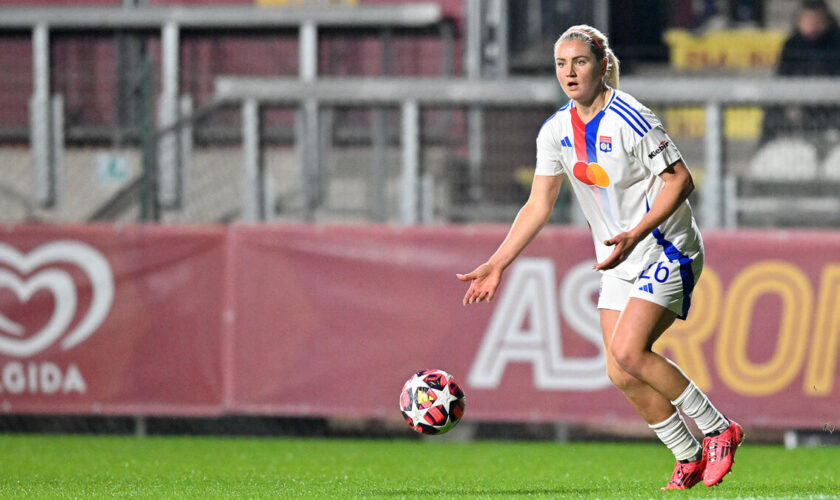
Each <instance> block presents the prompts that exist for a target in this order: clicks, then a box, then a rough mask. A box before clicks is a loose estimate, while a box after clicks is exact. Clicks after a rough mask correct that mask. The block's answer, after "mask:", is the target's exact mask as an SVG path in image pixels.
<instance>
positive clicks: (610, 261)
mask: <svg viewBox="0 0 840 500" xmlns="http://www.w3.org/2000/svg"><path fill="white" fill-rule="evenodd" d="M638 243H639V239H638V238H637V237H636V236H634V235H633V234H631V233H629V232H624V233H618V234H617V235H615V236H613V237H612V238H610V239H608V240H607V241H605V242H604V245H607V246H614V247H615V248H613V251H612V253H611V254H610V256H609V257H607V258H606V259H604V260H603V261H601V262H599V263H597V264H595V265H594V266H592V268H593V269H597V270H599V271H606V270H607V269H612V268H614V267H615V266H617V265H619V264H621V263H622V262H624V261H625V260H627V257H629V256H630V253H631V252H632V251H633V249H634V248H636V245H637V244H638Z"/></svg>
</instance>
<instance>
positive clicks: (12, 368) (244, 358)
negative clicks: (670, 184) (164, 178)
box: [0, 225, 840, 428]
mask: <svg viewBox="0 0 840 500" xmlns="http://www.w3.org/2000/svg"><path fill="white" fill-rule="evenodd" d="M505 232H506V228H505V227H501V226H498V227H495V226H494V227H487V226H478V227H473V226H457V227H456V226H446V227H422V228H405V229H396V228H390V227H379V226H358V227H318V226H269V225H259V226H244V225H241V226H240V225H234V226H229V227H208V228H205V227H172V226H164V227H156V226H119V227H111V226H96V227H88V226H75V227H62V226H16V227H14V228H10V229H7V230H6V231H5V232H4V233H3V234H2V238H0V405H2V408H3V409H4V411H7V412H18V413H30V412H48V413H99V412H101V413H107V414H133V413H142V414H219V413H267V414H283V415H312V416H359V417H389V418H398V411H397V398H398V394H399V390H400V388H401V387H402V384H403V382H404V381H405V380H406V379H407V378H408V377H409V376H410V375H411V374H412V373H413V372H415V371H418V370H421V369H425V368H440V369H444V370H446V371H449V372H450V373H452V374H454V375H455V376H456V378H457V379H458V380H459V382H460V384H461V386H462V387H463V388H464V390H465V392H466V394H467V413H466V415H467V418H472V419H476V420H521V421H553V420H566V421H573V422H590V423H595V422H625V421H627V422H630V421H632V422H638V421H639V419H638V417H637V416H636V415H635V413H634V412H633V410H632V408H631V407H630V405H629V404H628V403H627V402H626V401H624V399H623V397H622V396H621V394H620V393H619V392H618V390H616V389H615V388H613V387H612V386H611V385H610V382H609V380H608V379H607V377H606V374H605V371H604V357H603V347H602V343H601V333H600V329H599V323H598V313H597V310H596V309H595V306H594V301H595V298H596V296H597V293H598V287H599V275H598V273H596V272H594V271H592V269H591V265H592V263H593V262H592V255H593V251H592V243H591V241H590V236H589V233H588V231H586V230H583V229H577V228H546V229H545V230H544V231H543V233H542V234H541V235H540V236H539V237H538V238H537V239H536V240H535V241H534V242H533V243H532V245H531V246H530V247H529V248H528V249H527V250H526V251H525V252H524V253H523V255H521V256H520V257H519V259H517V261H516V262H515V263H514V265H513V266H511V268H510V269H508V271H507V272H506V274H505V278H504V280H503V282H502V287H501V289H500V291H499V293H498V295H497V297H496V298H495V299H494V301H493V302H492V303H490V304H478V305H471V306H468V307H464V306H462V305H461V297H462V296H463V294H464V292H465V291H466V285H465V284H464V283H462V282H460V281H458V280H457V279H456V278H455V274H456V273H463V272H468V271H470V270H472V269H473V268H474V267H475V266H476V265H477V264H478V263H480V262H482V261H483V260H485V259H486V258H487V257H488V256H489V255H490V254H491V253H492V252H493V250H494V249H495V248H496V246H497V245H498V244H499V242H500V241H501V240H502V238H503V237H504V235H505ZM705 236H706V267H705V269H704V271H703V273H702V275H701V277H700V279H699V281H698V285H697V289H696V291H695V294H694V298H693V302H692V304H693V305H692V309H691V311H690V313H689V316H688V319H687V320H686V321H684V322H683V321H678V322H677V323H676V324H675V325H674V326H673V327H672V328H671V329H670V330H669V331H668V333H666V335H665V336H664V337H663V338H662V339H661V340H660V341H659V342H658V343H657V344H656V346H655V348H656V349H657V350H659V351H660V352H662V353H663V354H665V355H667V356H668V357H670V358H671V359H673V360H674V361H676V362H677V363H678V364H679V365H680V366H681V367H682V368H683V369H684V370H685V371H686V372H687V373H688V375H689V376H691V377H692V378H693V379H694V380H695V381H696V382H697V384H698V385H699V386H700V387H701V388H703V389H704V390H705V391H706V392H707V394H709V396H710V397H711V399H712V401H713V402H714V403H715V404H716V405H717V406H718V407H719V408H720V409H721V410H722V411H724V412H725V413H727V414H729V415H730V416H732V417H733V418H736V419H737V420H738V421H739V422H741V423H743V424H745V425H751V426H782V427H803V428H819V427H822V426H823V425H824V424H831V425H837V424H838V423H840V389H839V388H838V385H840V376H838V364H837V358H838V355H840V352H838V351H840V345H839V344H840V233H828V232H778V231H753V232H731V233H728V232H716V233H707V234H706V235H705ZM109 283H110V285H109Z"/></svg>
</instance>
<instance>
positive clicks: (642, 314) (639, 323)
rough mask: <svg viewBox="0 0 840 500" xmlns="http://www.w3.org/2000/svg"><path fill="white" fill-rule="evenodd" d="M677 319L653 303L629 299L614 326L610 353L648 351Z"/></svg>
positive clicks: (633, 298) (672, 313)
mask: <svg viewBox="0 0 840 500" xmlns="http://www.w3.org/2000/svg"><path fill="white" fill-rule="evenodd" d="M676 318H677V314H676V313H675V312H674V311H672V310H670V309H668V308H666V307H665V306H662V305H660V304H657V303H655V302H650V301H648V300H644V299H640V298H638V297H630V299H629V300H628V301H627V306H625V308H624V311H622V313H621V316H620V317H619V318H618V322H617V323H616V325H615V332H614V334H613V337H612V345H611V347H612V351H613V352H614V353H615V352H622V353H628V352H641V351H649V350H650V348H651V346H653V343H654V342H656V340H657V339H658V338H659V337H660V336H662V334H663V333H664V332H665V330H667V329H668V327H670V326H671V325H672V324H673V323H674V320H675V319H676Z"/></svg>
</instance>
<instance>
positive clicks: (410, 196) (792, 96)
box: [215, 76, 840, 228]
mask: <svg viewBox="0 0 840 500" xmlns="http://www.w3.org/2000/svg"><path fill="white" fill-rule="evenodd" d="M621 88H622V89H623V90H626V91H627V92H629V93H630V94H632V95H634V96H635V97H636V98H638V99H639V100H640V101H642V102H645V103H656V104H659V105H701V106H703V107H704V109H705V136H704V143H705V146H704V158H703V159H704V169H705V175H704V178H705V180H704V182H703V184H702V186H701V187H700V193H701V196H702V199H703V202H702V207H701V212H700V217H701V220H702V223H703V224H704V226H705V227H708V228H719V227H732V226H734V225H735V223H736V222H735V221H736V220H737V212H738V210H739V206H738V197H737V194H736V192H735V190H734V189H733V185H732V183H733V179H732V178H731V177H729V176H727V175H726V174H725V171H724V165H723V163H724V158H723V156H724V154H723V151H724V148H723V121H722V114H723V109H724V107H726V106H731V105H740V106H742V105H777V104H831V103H837V102H840V80H837V79H831V78H785V79H775V80H770V79H766V78H731V77H714V78H679V77H675V78H667V79H657V78H634V77H625V78H623V79H622V81H621ZM215 97H216V99H217V100H219V101H228V102H240V103H241V105H242V106H243V109H248V110H249V111H248V112H249V113H250V115H251V116H256V110H257V109H259V107H260V106H261V105H265V104H272V103H273V104H277V103H285V104H295V103H300V102H309V103H311V105H314V106H315V107H316V109H317V107H320V106H330V105H337V104H340V105H367V106H383V105H398V106H400V109H401V115H402V131H401V146H402V174H401V183H400V186H401V191H400V199H401V204H400V220H401V222H402V223H403V224H414V223H417V222H418V221H420V220H421V219H422V217H421V214H422V212H423V210H424V209H423V206H422V204H421V203H418V200H419V199H420V198H421V196H420V194H419V193H420V190H421V181H420V177H419V175H418V172H419V162H420V160H419V156H418V151H420V146H419V141H420V135H419V124H418V116H419V109H420V108H421V107H424V106H431V105H444V106H453V107H460V106H471V105H482V106H501V105H510V104H515V105H529V106H533V105H540V104H541V105H553V104H556V103H557V102H558V100H559V99H560V97H559V87H558V85H557V83H556V82H555V81H553V79H552V78H550V77H548V78H536V79H534V78H517V79H504V80H490V81H482V80H470V79H458V78H448V79H447V78H426V79H412V80H411V81H406V80H404V79H382V78H357V79H347V78H341V79H327V78H324V79H319V80H318V81H316V82H309V83H307V82H302V81H300V80H296V79H289V78H256V77H235V76H230V77H219V78H217V80H216V84H215ZM244 123H245V125H244V126H243V131H242V134H243V138H244V141H245V143H246V144H247V145H248V147H250V148H256V149H259V147H260V146H259V140H260V139H259V132H258V129H257V128H256V127H255V125H254V122H253V121H250V122H247V123H246V122H244ZM306 134H318V130H317V129H309V130H306V131H304V132H303V133H302V134H301V135H300V136H299V137H298V138H297V140H298V141H308V142H313V143H316V144H317V143H319V142H318V138H317V137H312V136H311V135H310V136H308V137H307V136H306ZM246 158H248V159H249V161H253V162H255V163H254V164H252V165H247V166H246V170H247V171H248V172H249V182H250V184H249V186H250V189H252V190H253V192H254V193H257V192H263V189H264V188H263V187H262V184H261V183H260V181H259V179H260V177H259V175H258V173H259V172H261V171H262V168H261V166H260V165H259V164H258V163H257V162H258V158H259V155H258V154H255V153H253V152H252V153H251V154H247V155H246ZM792 168H795V165H792ZM828 201H829V203H824V204H822V205H821V206H822V207H823V208H825V209H831V208H832V207H835V205H836V204H837V202H836V200H835V201H834V202H831V200H828ZM836 208H840V207H836ZM254 216H256V214H255V213H253V212H252V213H251V214H250V217H254Z"/></svg>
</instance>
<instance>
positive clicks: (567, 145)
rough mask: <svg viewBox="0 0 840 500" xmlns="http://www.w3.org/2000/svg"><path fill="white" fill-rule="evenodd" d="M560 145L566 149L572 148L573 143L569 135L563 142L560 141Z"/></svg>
mask: <svg viewBox="0 0 840 500" xmlns="http://www.w3.org/2000/svg"><path fill="white" fill-rule="evenodd" d="M560 145H561V146H563V147H564V148H570V147H572V141H570V140H569V136H568V135H567V136H566V137H564V138H563V140H562V141H560Z"/></svg>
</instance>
